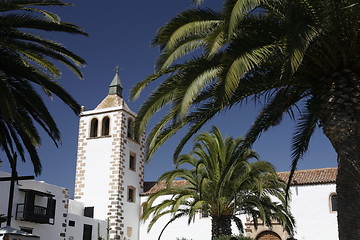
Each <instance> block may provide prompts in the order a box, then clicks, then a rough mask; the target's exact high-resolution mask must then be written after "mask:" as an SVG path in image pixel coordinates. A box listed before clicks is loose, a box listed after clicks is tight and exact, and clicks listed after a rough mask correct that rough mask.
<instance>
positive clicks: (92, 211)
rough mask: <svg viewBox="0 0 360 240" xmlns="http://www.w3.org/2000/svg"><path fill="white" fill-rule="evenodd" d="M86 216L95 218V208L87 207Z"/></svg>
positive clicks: (85, 209)
mask: <svg viewBox="0 0 360 240" xmlns="http://www.w3.org/2000/svg"><path fill="white" fill-rule="evenodd" d="M84 216H85V217H89V218H94V207H85V208H84Z"/></svg>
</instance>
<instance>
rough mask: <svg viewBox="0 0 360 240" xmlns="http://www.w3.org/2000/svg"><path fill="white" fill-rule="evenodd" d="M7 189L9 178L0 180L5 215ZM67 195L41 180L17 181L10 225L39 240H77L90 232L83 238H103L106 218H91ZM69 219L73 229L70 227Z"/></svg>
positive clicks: (0, 210)
mask: <svg viewBox="0 0 360 240" xmlns="http://www.w3.org/2000/svg"><path fill="white" fill-rule="evenodd" d="M0 177H10V174H8V173H5V172H0ZM9 190H10V183H9V181H3V182H0V192H1V200H0V214H3V215H5V216H6V214H7V209H8V199H9ZM69 197H70V195H69V189H66V188H63V187H59V186H55V185H51V184H47V183H45V182H42V181H36V180H19V181H18V183H17V184H15V189H14V200H13V209H12V218H11V226H10V227H11V228H13V229H17V230H20V231H22V232H25V233H30V234H32V235H35V236H39V237H40V239H42V240H48V239H51V240H64V239H66V240H68V239H70V240H71V239H73V240H75V239H79V240H81V239H83V236H84V235H85V236H87V235H90V238H84V239H98V236H103V238H104V239H105V235H106V232H105V229H106V221H103V220H97V219H94V218H92V216H91V215H90V214H88V213H87V211H86V209H85V208H84V206H83V205H81V204H80V205H76V204H75V202H73V201H71V200H70V199H69ZM73 222H76V224H77V228H74V227H73V226H72V223H73ZM1 224H2V225H1V227H5V225H6V223H5V222H3V223H1ZM99 226H100V228H99ZM98 229H101V230H100V231H101V232H98ZM0 239H2V237H1V236H0ZM19 239H22V238H20V237H19Z"/></svg>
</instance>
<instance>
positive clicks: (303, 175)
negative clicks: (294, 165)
mask: <svg viewBox="0 0 360 240" xmlns="http://www.w3.org/2000/svg"><path fill="white" fill-rule="evenodd" d="M278 175H279V177H280V178H281V179H282V180H283V181H285V182H287V181H288V179H289V175H290V172H278ZM336 175H337V168H336V167H334V168H320V169H308V170H298V171H296V172H295V173H294V176H293V180H292V182H291V184H292V185H313V184H325V183H335V182H336Z"/></svg>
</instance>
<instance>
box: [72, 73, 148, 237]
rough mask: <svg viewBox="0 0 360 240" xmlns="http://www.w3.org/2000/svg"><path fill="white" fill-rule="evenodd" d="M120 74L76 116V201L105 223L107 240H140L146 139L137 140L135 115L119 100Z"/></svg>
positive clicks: (120, 91) (120, 89) (120, 94)
mask: <svg viewBox="0 0 360 240" xmlns="http://www.w3.org/2000/svg"><path fill="white" fill-rule="evenodd" d="M122 90H123V87H122V84H121V81H120V77H119V72H118V69H117V70H116V74H115V76H114V78H113V80H112V82H111V84H110V86H109V93H108V95H107V96H106V97H105V99H104V100H103V101H102V102H101V103H100V104H99V105H98V106H97V107H96V108H95V109H94V110H89V111H83V112H82V113H81V115H80V124H79V137H78V152H77V163H76V179H75V200H79V201H81V202H83V203H84V204H85V207H88V208H91V207H93V215H94V218H97V219H104V220H108V221H109V229H108V233H109V239H111V240H113V239H121V240H122V239H127V240H138V239H139V225H140V224H139V216H140V196H139V194H140V193H141V192H142V190H143V182H144V137H142V138H141V139H136V138H135V136H134V132H133V123H134V118H135V116H136V114H135V113H134V112H133V111H131V110H130V108H129V107H128V105H127V104H126V103H125V101H124V100H123V98H122Z"/></svg>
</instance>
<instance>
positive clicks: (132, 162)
mask: <svg viewBox="0 0 360 240" xmlns="http://www.w3.org/2000/svg"><path fill="white" fill-rule="evenodd" d="M129 168H130V170H133V171H135V169H136V157H135V156H133V155H130V159H129Z"/></svg>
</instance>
